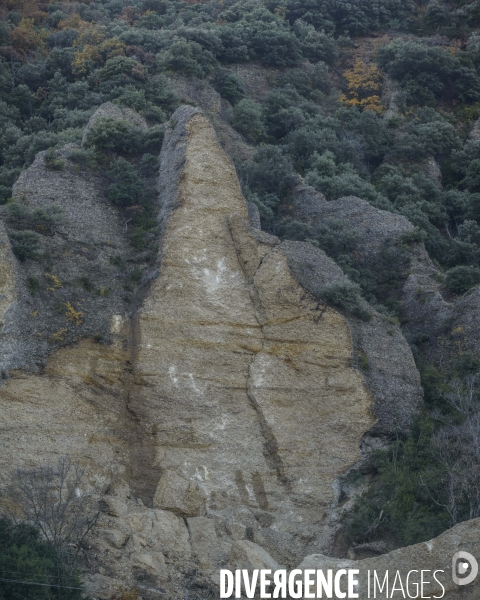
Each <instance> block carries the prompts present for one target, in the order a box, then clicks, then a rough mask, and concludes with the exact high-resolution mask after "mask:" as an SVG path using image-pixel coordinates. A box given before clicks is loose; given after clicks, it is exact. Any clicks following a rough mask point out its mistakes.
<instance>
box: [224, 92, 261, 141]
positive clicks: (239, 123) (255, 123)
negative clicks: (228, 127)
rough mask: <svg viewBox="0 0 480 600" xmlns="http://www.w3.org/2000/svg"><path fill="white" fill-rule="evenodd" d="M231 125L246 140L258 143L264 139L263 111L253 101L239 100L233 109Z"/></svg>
mask: <svg viewBox="0 0 480 600" xmlns="http://www.w3.org/2000/svg"><path fill="white" fill-rule="evenodd" d="M232 124H233V126H234V127H235V129H237V130H238V131H239V132H240V133H241V134H242V135H243V136H244V137H245V138H246V139H247V140H250V141H252V142H259V141H260V140H262V139H263V138H264V137H265V124H264V121H263V110H262V107H261V105H260V104H258V102H255V101H254V100H248V99H243V100H240V101H239V102H238V103H237V104H236V105H235V107H234V109H233V119H232Z"/></svg>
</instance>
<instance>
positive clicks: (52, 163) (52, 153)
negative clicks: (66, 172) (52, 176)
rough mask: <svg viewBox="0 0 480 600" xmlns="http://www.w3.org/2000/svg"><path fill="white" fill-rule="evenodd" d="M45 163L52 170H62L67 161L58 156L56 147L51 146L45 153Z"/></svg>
mask: <svg viewBox="0 0 480 600" xmlns="http://www.w3.org/2000/svg"><path fill="white" fill-rule="evenodd" d="M45 165H46V167H47V169H51V170H52V171H62V170H63V169H64V168H65V161H64V160H63V159H61V158H60V159H59V158H57V151H56V150H55V149H54V148H50V149H49V150H48V151H47V153H46V154H45Z"/></svg>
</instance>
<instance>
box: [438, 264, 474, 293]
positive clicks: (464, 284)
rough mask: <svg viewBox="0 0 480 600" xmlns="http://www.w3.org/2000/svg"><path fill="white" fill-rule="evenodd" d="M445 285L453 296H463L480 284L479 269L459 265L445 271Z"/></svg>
mask: <svg viewBox="0 0 480 600" xmlns="http://www.w3.org/2000/svg"><path fill="white" fill-rule="evenodd" d="M445 283H446V285H447V287H448V289H449V290H450V291H452V292H453V293H454V294H464V293H465V292H467V291H468V290H469V289H470V288H472V287H473V286H475V285H478V284H479V283H480V269H479V268H477V267H469V266H466V265H461V266H459V267H454V268H453V269H450V270H449V271H447V274H446V278H445Z"/></svg>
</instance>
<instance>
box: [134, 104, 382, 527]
mask: <svg viewBox="0 0 480 600" xmlns="http://www.w3.org/2000/svg"><path fill="white" fill-rule="evenodd" d="M174 118H175V119H176V121H177V123H176V125H175V127H174V128H173V129H171V130H170V131H168V132H167V137H166V141H165V144H164V148H163V150H162V156H161V163H162V164H161V174H163V177H162V175H161V178H160V181H161V202H162V213H161V218H162V226H163V228H164V234H163V241H162V250H161V269H160V273H159V276H158V278H157V279H156V281H155V282H154V284H153V286H152V289H151V292H150V295H149V297H148V298H147V300H146V301H145V304H144V306H143V307H142V309H141V311H140V314H139V316H138V321H137V324H136V330H137V336H138V337H137V339H138V346H137V350H136V378H137V381H138V386H137V388H136V390H135V394H134V396H133V397H132V400H131V402H130V405H129V406H130V410H132V411H133V412H134V413H135V414H136V415H138V417H139V418H140V419H141V420H142V422H145V423H148V426H149V431H150V435H151V438H152V443H153V445H154V446H153V448H154V454H153V455H152V456H151V457H149V459H150V460H151V461H153V463H154V464H156V465H158V466H159V467H160V468H161V469H170V470H172V471H175V472H176V474H177V475H178V476H180V477H182V478H183V479H185V480H186V481H191V482H197V483H198V484H199V485H200V486H201V487H202V488H203V489H204V490H205V493H206V495H207V508H208V509H209V510H212V511H221V510H225V509H227V508H229V507H231V506H233V505H236V504H245V505H250V506H253V507H255V508H259V509H262V510H267V511H271V512H274V513H276V514H279V515H284V517H285V518H287V515H289V516H288V519H289V521H292V519H293V520H298V521H299V522H300V521H303V522H310V523H314V522H315V521H318V519H319V517H321V513H322V511H323V510H325V508H326V507H327V506H328V505H329V504H330V503H331V502H332V500H333V498H334V491H333V488H332V484H333V482H334V480H335V479H336V477H337V476H338V475H339V474H340V473H343V472H345V470H348V468H349V466H350V465H352V464H354V463H355V462H356V460H358V458H359V456H360V455H359V450H358V446H359V443H360V439H361V436H362V434H363V433H364V432H365V431H367V430H368V429H369V428H370V427H371V426H372V425H373V422H374V419H373V417H372V415H371V413H370V403H371V399H370V395H369V392H368V390H367V388H366V386H365V384H364V382H363V379H362V377H361V376H360V374H359V373H358V372H357V371H356V370H355V369H353V368H351V367H350V362H351V358H352V342H351V337H350V332H349V329H348V326H347V323H346V322H345V320H344V319H343V317H341V316H340V315H339V314H338V313H336V312H335V311H333V310H331V309H328V308H322V307H320V306H319V305H318V302H317V301H316V300H315V299H314V298H313V297H312V296H310V294H308V293H307V292H306V291H305V290H304V289H303V288H302V287H301V286H300V285H299V284H298V283H297V282H296V281H295V279H294V278H293V276H292V274H291V272H290V270H289V268H288V265H287V261H286V258H285V256H284V254H283V253H282V251H281V250H280V248H279V247H278V240H277V239H276V238H272V237H270V236H267V235H265V234H261V233H256V230H254V229H252V228H250V227H249V226H248V225H247V223H246V220H247V218H248V214H247V208H246V204H245V201H244V199H243V197H242V195H241V192H240V187H239V184H238V180H237V177H236V174H235V170H234V167H233V165H232V164H231V162H230V161H229V160H228V159H227V157H226V156H225V154H224V153H223V152H222V150H221V149H220V148H219V146H218V145H217V143H216V140H215V137H214V133H213V130H212V128H211V126H210V124H209V122H208V121H207V119H206V118H205V117H204V116H203V115H202V114H201V113H200V112H198V111H196V110H194V109H187V108H184V109H181V110H179V111H177V113H176V115H175V117H174ZM339 405H342V406H344V409H343V410H342V411H339V410H338V407H339ZM342 413H343V414H344V415H345V418H343V417H342ZM347 415H348V416H347ZM334 438H335V440H336V441H335V444H333V439H334ZM333 448H334V449H333ZM332 450H333V451H332ZM142 460H145V459H144V458H142ZM136 485H137V487H136V491H137V492H138V493H139V494H140V495H141V496H143V499H144V502H151V498H150V497H149V495H148V494H149V490H147V489H146V488H145V483H144V482H143V481H138V482H137V484H136ZM134 489H135V488H134Z"/></svg>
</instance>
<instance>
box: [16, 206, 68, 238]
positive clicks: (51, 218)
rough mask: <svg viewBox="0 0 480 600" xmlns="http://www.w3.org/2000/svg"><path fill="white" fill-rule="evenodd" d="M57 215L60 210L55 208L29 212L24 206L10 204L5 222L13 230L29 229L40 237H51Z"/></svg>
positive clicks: (36, 209) (37, 209) (57, 218)
mask: <svg viewBox="0 0 480 600" xmlns="http://www.w3.org/2000/svg"><path fill="white" fill-rule="evenodd" d="M59 213H60V209H59V208H58V207H56V206H50V207H48V208H35V209H33V210H30V209H29V208H28V207H27V206H25V205H24V204H20V203H19V202H11V203H9V204H8V205H7V222H8V225H9V226H10V227H11V228H13V229H30V230H32V231H35V232H37V233H40V234H42V235H53V233H54V231H55V227H56V225H57V223H58V220H59Z"/></svg>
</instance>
